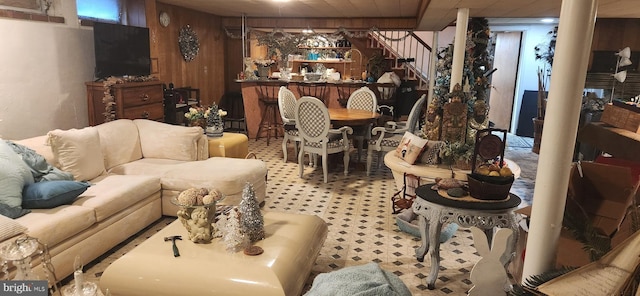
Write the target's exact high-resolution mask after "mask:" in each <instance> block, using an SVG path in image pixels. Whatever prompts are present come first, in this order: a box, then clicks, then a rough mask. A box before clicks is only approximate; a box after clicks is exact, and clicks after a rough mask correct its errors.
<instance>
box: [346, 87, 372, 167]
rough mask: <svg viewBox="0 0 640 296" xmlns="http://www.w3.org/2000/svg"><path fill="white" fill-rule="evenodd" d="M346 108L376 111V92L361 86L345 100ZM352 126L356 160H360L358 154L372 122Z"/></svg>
mask: <svg viewBox="0 0 640 296" xmlns="http://www.w3.org/2000/svg"><path fill="white" fill-rule="evenodd" d="M347 109H357V110H366V111H371V112H377V109H378V100H377V98H376V94H375V93H373V91H371V89H369V88H368V87H366V86H363V87H361V88H359V89H357V90H356V91H354V92H353V93H352V94H351V95H350V96H349V100H348V101H347ZM352 128H353V140H354V141H355V142H356V144H357V147H356V148H357V151H358V162H360V158H361V157H360V156H361V154H362V152H363V149H364V147H363V146H364V141H365V140H369V139H371V129H372V128H373V123H369V124H368V125H366V126H358V127H352Z"/></svg>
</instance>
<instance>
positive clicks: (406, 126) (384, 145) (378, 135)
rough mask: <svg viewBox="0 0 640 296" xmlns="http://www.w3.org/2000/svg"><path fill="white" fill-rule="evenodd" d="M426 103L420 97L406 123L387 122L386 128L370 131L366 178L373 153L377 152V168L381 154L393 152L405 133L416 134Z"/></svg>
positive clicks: (422, 97)
mask: <svg viewBox="0 0 640 296" xmlns="http://www.w3.org/2000/svg"><path fill="white" fill-rule="evenodd" d="M426 101H427V96H426V95H422V96H421V97H420V99H418V100H417V101H416V102H415V104H413V107H412V108H411V112H409V117H408V118H407V121H401V122H395V121H390V122H387V126H384V127H382V126H379V127H375V128H373V129H372V130H371V134H372V135H374V137H373V138H372V139H371V140H369V147H368V148H367V176H369V175H370V174H371V162H372V161H373V151H377V152H378V167H380V164H381V163H382V153H381V152H388V151H393V150H395V149H396V147H398V145H400V141H401V140H402V135H404V133H405V132H410V133H416V130H418V129H419V125H420V124H419V123H420V114H421V113H422V111H423V110H424V108H425V104H426Z"/></svg>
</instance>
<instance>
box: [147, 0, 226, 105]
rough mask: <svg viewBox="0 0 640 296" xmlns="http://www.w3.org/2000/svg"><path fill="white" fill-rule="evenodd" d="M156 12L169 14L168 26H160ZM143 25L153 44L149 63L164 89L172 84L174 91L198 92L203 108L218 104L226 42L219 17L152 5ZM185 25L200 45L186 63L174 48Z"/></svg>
mask: <svg viewBox="0 0 640 296" xmlns="http://www.w3.org/2000/svg"><path fill="white" fill-rule="evenodd" d="M160 11H166V12H167V13H169V16H170V17H171V21H170V23H169V26H167V27H162V26H160V24H159V21H158V16H159V14H160ZM147 25H148V27H149V28H150V31H151V32H152V33H151V34H150V35H151V36H150V38H151V43H152V44H153V43H156V44H157V52H156V53H155V54H154V53H152V59H157V65H158V69H157V74H154V75H156V76H158V78H160V80H162V81H163V82H165V83H166V84H167V85H168V84H169V83H170V82H172V83H173V84H174V85H175V87H186V86H190V87H193V88H199V89H200V98H201V101H202V104H203V105H210V104H211V103H212V102H216V103H218V102H219V100H220V98H221V97H222V94H223V93H224V91H225V87H226V86H225V83H226V80H227V78H226V72H227V71H226V67H227V65H226V64H225V60H226V59H227V56H226V46H225V43H226V41H227V38H226V34H225V32H224V29H223V28H222V25H221V19H220V17H218V16H215V15H212V14H208V13H204V12H199V11H195V10H191V9H187V8H183V7H178V6H173V5H168V4H164V3H161V2H156V13H155V15H153V16H150V15H148V16H147ZM186 25H189V26H191V28H192V29H193V31H194V32H195V33H196V35H197V36H198V41H199V43H200V49H199V52H198V55H197V56H196V58H195V59H193V60H192V61H190V62H186V61H185V60H184V59H183V58H182V54H181V53H180V47H179V46H178V36H179V34H180V29H181V28H182V27H184V26H186Z"/></svg>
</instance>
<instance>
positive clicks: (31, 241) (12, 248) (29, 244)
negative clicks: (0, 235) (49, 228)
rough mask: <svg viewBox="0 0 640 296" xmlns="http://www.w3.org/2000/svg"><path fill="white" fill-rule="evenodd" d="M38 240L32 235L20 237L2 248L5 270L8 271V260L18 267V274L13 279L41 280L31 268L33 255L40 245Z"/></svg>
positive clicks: (0, 255) (0, 249) (1, 255)
mask: <svg viewBox="0 0 640 296" xmlns="http://www.w3.org/2000/svg"><path fill="white" fill-rule="evenodd" d="M39 245H40V244H39V243H38V240H37V239H35V238H32V237H28V236H25V237H20V238H17V239H16V240H15V242H13V243H10V244H8V245H5V246H3V247H2V248H0V257H2V259H4V260H5V263H4V266H3V267H4V268H3V269H4V270H5V271H6V269H7V265H6V262H8V261H11V262H12V263H13V265H14V266H15V267H16V275H15V276H14V277H13V280H16V281H25V280H39V278H38V276H37V275H36V274H34V273H33V271H32V270H31V256H32V255H34V254H35V253H36V251H37V250H38V247H39Z"/></svg>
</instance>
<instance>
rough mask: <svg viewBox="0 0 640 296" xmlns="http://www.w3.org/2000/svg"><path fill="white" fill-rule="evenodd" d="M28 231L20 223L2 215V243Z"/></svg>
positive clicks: (0, 237)
mask: <svg viewBox="0 0 640 296" xmlns="http://www.w3.org/2000/svg"><path fill="white" fill-rule="evenodd" d="M26 230H27V228H26V227H24V225H22V224H20V223H19V222H18V221H16V220H13V219H11V218H8V217H5V216H1V215H0V241H4V240H6V239H8V238H11V237H14V236H16V235H18V234H21V233H23V232H25V231H26Z"/></svg>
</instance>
